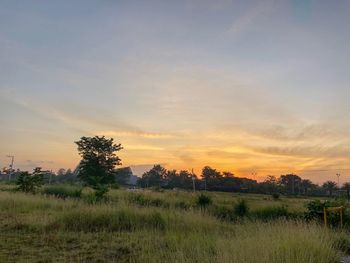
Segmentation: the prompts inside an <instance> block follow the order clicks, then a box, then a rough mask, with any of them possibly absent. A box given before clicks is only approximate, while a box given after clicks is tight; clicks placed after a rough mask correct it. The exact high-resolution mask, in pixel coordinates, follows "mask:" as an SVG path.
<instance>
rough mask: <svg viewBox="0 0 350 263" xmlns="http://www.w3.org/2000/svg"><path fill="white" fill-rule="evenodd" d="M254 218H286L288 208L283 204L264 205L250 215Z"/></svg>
mask: <svg viewBox="0 0 350 263" xmlns="http://www.w3.org/2000/svg"><path fill="white" fill-rule="evenodd" d="M252 216H253V217H254V218H256V219H260V220H264V221H267V220H274V219H279V218H287V217H288V216H289V213H288V210H287V208H286V207H285V206H277V207H265V208H263V209H260V210H257V211H255V212H254V213H253V215H252Z"/></svg>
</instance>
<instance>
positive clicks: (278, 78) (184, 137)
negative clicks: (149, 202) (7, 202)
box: [0, 0, 350, 182]
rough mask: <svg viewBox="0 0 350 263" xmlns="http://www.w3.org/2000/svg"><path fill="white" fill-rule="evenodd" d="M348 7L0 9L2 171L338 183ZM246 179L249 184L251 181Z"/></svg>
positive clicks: (106, 1)
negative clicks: (94, 148)
mask: <svg viewBox="0 0 350 263" xmlns="http://www.w3.org/2000/svg"><path fill="white" fill-rule="evenodd" d="M349 12H350V1H347V0H337V1H328V0H317V1H316V0H315V1H311V0H290V1H287V0H285V1H284V0H282V1H280V0H279V1H277V0H275V1H273V0H266V1H262V0H257V1H249V0H242V1H229V0H218V1H211V0H188V1H181V0H179V1H170V0H169V1H164V0H162V1H153V0H150V1H132V0H128V1H118V0H115V1H112V0H102V1H88V0H84V1H79V0H74V1H68V0H67V1H65V0H62V1H53V0H48V1H43V0H42V1H29V0H28V1H13V0H0V125H1V126H0V166H1V167H4V166H8V163H9V161H10V159H9V158H7V157H6V155H8V154H11V155H15V165H14V166H15V168H20V169H23V170H30V169H32V168H34V167H35V166H41V167H43V168H44V169H52V170H57V169H58V168H61V167H63V168H72V169H74V167H75V166H76V165H77V163H78V162H79V155H78V153H77V147H76V145H75V144H74V141H77V140H79V138H80V137H82V136H94V135H100V136H101V135H105V136H107V137H113V138H114V139H115V141H116V142H118V143H121V144H122V146H123V147H124V149H123V150H122V151H120V152H119V153H118V155H120V157H121V159H122V163H123V166H132V167H133V169H134V171H136V173H137V174H139V175H140V174H142V172H143V171H145V170H146V169H148V168H150V167H152V165H154V164H158V163H159V164H162V165H164V166H165V167H166V168H168V169H192V168H194V170H195V172H196V173H197V174H200V171H201V168H202V167H203V166H205V165H209V166H212V167H214V168H216V169H218V170H220V171H232V172H233V173H234V174H235V175H237V176H248V177H254V178H255V179H259V180H263V178H264V177H266V176H267V175H276V176H279V175H281V174H286V173H297V174H298V175H300V176H302V177H304V178H309V179H311V180H313V181H315V182H323V181H325V180H336V173H341V181H343V182H345V181H350V136H349V135H350V119H349V110H350V103H349V98H350V89H349V83H350V72H349V71H350V52H349V43H350V28H349V24H350V16H349ZM252 174H256V175H252Z"/></svg>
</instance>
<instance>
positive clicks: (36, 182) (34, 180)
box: [16, 172, 44, 193]
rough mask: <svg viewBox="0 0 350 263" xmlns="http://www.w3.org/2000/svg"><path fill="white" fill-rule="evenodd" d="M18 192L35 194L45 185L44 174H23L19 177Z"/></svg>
mask: <svg viewBox="0 0 350 263" xmlns="http://www.w3.org/2000/svg"><path fill="white" fill-rule="evenodd" d="M16 184H17V190H19V191H22V192H26V193H35V192H36V191H37V189H38V188H40V187H41V186H42V185H43V184H44V177H43V175H42V174H36V173H33V174H30V173H28V172H21V174H20V175H19V176H18V178H17V181H16Z"/></svg>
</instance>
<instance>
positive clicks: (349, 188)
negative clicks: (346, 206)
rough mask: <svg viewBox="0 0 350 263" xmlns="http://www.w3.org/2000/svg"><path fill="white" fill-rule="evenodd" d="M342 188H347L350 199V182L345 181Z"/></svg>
mask: <svg viewBox="0 0 350 263" xmlns="http://www.w3.org/2000/svg"><path fill="white" fill-rule="evenodd" d="M342 189H343V190H346V196H347V198H348V199H350V182H347V183H344V184H343V186H342Z"/></svg>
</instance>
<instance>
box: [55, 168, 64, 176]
mask: <svg viewBox="0 0 350 263" xmlns="http://www.w3.org/2000/svg"><path fill="white" fill-rule="evenodd" d="M65 174H66V169H64V168H60V169H58V171H57V176H63V175H65Z"/></svg>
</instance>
